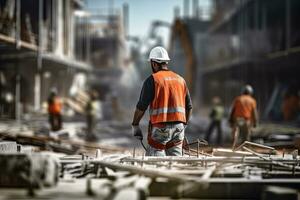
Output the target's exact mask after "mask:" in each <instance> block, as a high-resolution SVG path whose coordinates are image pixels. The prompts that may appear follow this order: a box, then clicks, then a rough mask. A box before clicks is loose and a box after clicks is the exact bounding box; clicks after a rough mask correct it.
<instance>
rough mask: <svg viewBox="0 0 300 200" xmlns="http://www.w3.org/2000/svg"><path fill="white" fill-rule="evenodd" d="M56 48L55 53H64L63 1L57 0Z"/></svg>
mask: <svg viewBox="0 0 300 200" xmlns="http://www.w3.org/2000/svg"><path fill="white" fill-rule="evenodd" d="M55 6H56V36H55V38H56V49H55V54H58V55H63V52H64V51H63V47H64V40H63V37H64V20H63V1H62V0H56V5H55Z"/></svg>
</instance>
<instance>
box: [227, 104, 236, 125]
mask: <svg viewBox="0 0 300 200" xmlns="http://www.w3.org/2000/svg"><path fill="white" fill-rule="evenodd" d="M234 110H235V101H234V102H233V105H232V107H231V111H230V115H229V119H228V122H229V125H230V126H231V127H233V125H234V116H233V115H234Z"/></svg>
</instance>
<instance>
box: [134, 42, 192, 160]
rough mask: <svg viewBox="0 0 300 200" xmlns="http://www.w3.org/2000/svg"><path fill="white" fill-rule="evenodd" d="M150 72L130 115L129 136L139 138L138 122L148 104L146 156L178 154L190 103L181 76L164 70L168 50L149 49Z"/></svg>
mask: <svg viewBox="0 0 300 200" xmlns="http://www.w3.org/2000/svg"><path fill="white" fill-rule="evenodd" d="M148 61H149V62H150V65H151V68H152V72H153V73H152V75H151V76H149V77H148V78H147V79H146V80H145V81H144V84H143V88H142V91H141V95H140V99H139V101H138V103H137V106H136V110H135V113H134V117H133V122H132V128H133V135H134V136H135V137H136V138H137V139H139V140H142V139H143V134H142V131H141V128H140V127H139V122H140V120H141V118H142V117H143V115H144V113H145V111H146V110H147V108H148V106H149V105H150V109H149V115H150V121H149V127H148V137H147V139H148V144H149V147H148V148H147V151H146V155H147V156H165V155H167V156H181V155H182V142H183V139H184V130H185V126H186V125H187V123H188V121H189V119H190V116H191V112H192V102H191V98H190V94H189V91H188V88H187V86H186V83H185V81H184V79H183V78H182V77H181V76H179V75H178V74H176V73H174V72H172V71H170V70H169V69H168V61H170V58H169V55H168V52H167V51H166V50H165V49H164V48H163V47H155V48H153V49H152V50H151V52H150V55H149V59H148Z"/></svg>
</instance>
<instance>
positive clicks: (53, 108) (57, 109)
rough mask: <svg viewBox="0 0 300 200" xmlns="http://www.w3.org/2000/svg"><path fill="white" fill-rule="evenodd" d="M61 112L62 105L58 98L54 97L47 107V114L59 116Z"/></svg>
mask: <svg viewBox="0 0 300 200" xmlns="http://www.w3.org/2000/svg"><path fill="white" fill-rule="evenodd" d="M61 110H62V104H61V101H60V99H59V98H58V97H54V99H53V103H51V104H49V105H48V112H49V113H50V114H60V113H61Z"/></svg>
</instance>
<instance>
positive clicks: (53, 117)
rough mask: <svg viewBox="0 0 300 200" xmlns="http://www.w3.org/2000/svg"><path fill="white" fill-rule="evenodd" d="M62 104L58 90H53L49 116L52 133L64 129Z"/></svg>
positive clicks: (49, 100) (49, 101)
mask: <svg viewBox="0 0 300 200" xmlns="http://www.w3.org/2000/svg"><path fill="white" fill-rule="evenodd" d="M61 111H62V102H61V99H60V98H59V97H58V95H57V89H56V88H52V89H51V92H50V95H49V97H48V114H49V123H50V126H51V130H52V131H59V130H60V129H62V117H61Z"/></svg>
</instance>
